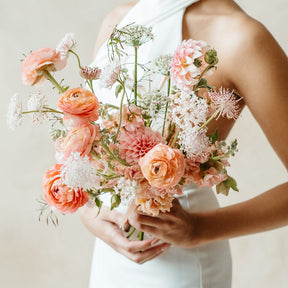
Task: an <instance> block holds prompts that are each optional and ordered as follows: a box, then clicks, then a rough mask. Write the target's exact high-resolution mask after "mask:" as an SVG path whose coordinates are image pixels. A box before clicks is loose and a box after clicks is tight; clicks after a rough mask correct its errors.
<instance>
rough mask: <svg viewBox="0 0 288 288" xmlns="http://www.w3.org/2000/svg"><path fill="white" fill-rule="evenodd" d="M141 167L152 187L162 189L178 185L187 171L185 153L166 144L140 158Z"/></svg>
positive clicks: (156, 147)
mask: <svg viewBox="0 0 288 288" xmlns="http://www.w3.org/2000/svg"><path fill="white" fill-rule="evenodd" d="M139 165H140V167H141V171H142V173H143V175H144V177H145V178H146V179H147V180H148V182H149V183H150V185H151V186H153V187H157V188H162V189H169V188H171V187H173V186H175V185H176V184H178V183H179V181H180V180H181V178H182V176H183V174H184V171H185V161H184V155H183V153H182V152H181V151H180V150H179V149H172V148H171V147H170V146H168V145H164V144H158V145H156V146H155V147H154V148H152V149H151V150H150V151H149V152H148V153H147V154H146V155H145V156H144V157H142V158H140V160H139Z"/></svg>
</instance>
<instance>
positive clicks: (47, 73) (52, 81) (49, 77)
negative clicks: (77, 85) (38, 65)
mask: <svg viewBox="0 0 288 288" xmlns="http://www.w3.org/2000/svg"><path fill="white" fill-rule="evenodd" d="M43 74H44V76H45V77H46V78H47V79H48V80H50V81H51V83H52V84H53V85H54V86H55V87H56V88H57V89H58V91H59V92H60V93H61V94H62V93H64V92H65V91H64V89H63V88H62V87H61V85H60V84H59V83H58V82H57V81H56V79H55V78H54V77H53V76H52V75H51V73H50V72H49V71H48V70H45V69H44V70H43Z"/></svg>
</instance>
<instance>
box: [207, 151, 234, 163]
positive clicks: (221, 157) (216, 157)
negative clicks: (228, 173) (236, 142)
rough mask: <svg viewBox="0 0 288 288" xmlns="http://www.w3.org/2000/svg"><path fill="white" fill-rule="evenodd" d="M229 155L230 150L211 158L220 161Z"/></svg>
mask: <svg viewBox="0 0 288 288" xmlns="http://www.w3.org/2000/svg"><path fill="white" fill-rule="evenodd" d="M227 156H229V152H226V153H225V154H224V155H221V156H220V155H219V156H215V157H211V158H210V159H209V160H214V161H218V160H221V159H223V158H225V157H227Z"/></svg>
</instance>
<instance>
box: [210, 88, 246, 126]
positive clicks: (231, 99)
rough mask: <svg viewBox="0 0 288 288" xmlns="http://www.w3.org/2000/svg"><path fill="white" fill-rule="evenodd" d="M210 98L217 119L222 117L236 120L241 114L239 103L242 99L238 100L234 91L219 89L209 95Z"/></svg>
mask: <svg viewBox="0 0 288 288" xmlns="http://www.w3.org/2000/svg"><path fill="white" fill-rule="evenodd" d="M208 97H209V98H210V100H211V102H212V103H211V108H212V109H213V110H214V111H215V112H214V114H215V116H214V117H216V119H218V118H219V117H220V116H222V117H227V118H228V119H234V120H236V119H237V118H238V116H239V113H240V107H239V101H240V100H242V98H239V99H237V98H236V95H235V94H234V92H233V91H229V89H225V88H222V87H221V88H219V90H218V91H217V90H213V91H211V92H209V93H208Z"/></svg>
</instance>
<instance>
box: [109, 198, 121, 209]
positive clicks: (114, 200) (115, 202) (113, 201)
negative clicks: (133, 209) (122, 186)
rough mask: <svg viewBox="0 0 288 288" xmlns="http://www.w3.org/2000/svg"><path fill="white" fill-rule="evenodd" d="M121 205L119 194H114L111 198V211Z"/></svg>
mask: <svg viewBox="0 0 288 288" xmlns="http://www.w3.org/2000/svg"><path fill="white" fill-rule="evenodd" d="M120 203H121V198H120V195H119V194H114V195H112V197H111V210H113V209H114V208H117V207H118V206H119V205H120Z"/></svg>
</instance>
